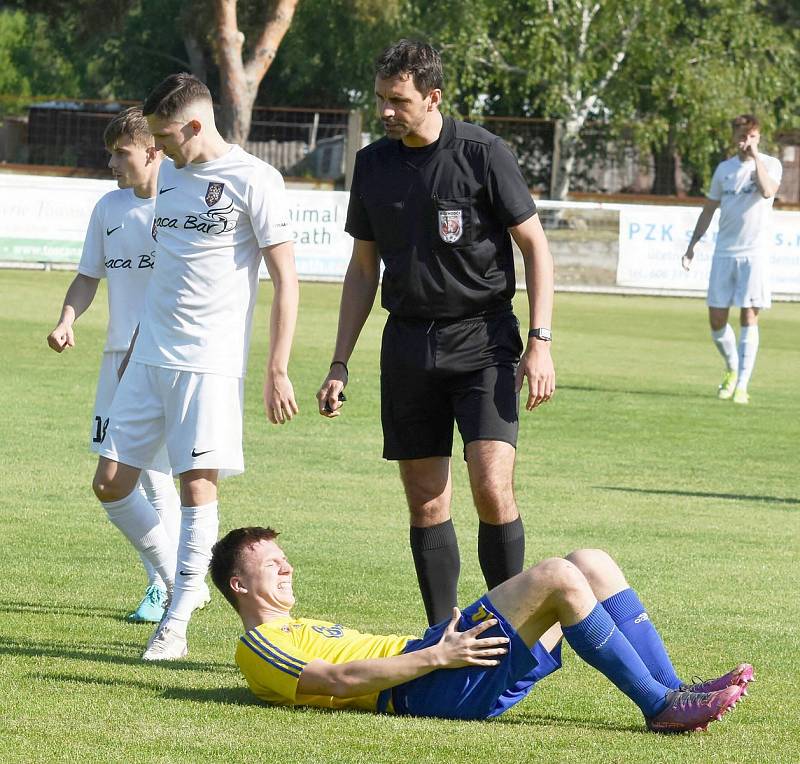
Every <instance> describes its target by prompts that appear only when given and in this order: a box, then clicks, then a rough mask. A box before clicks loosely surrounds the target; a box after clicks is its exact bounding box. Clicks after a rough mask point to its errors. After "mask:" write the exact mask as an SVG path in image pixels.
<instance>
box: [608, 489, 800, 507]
mask: <svg viewBox="0 0 800 764" xmlns="http://www.w3.org/2000/svg"><path fill="white" fill-rule="evenodd" d="M594 488H600V489H601V490H603V491H620V492H623V493H651V494H657V495H660V496H694V497H696V498H699V499H725V500H727V501H762V502H764V503H765V504H796V505H797V506H800V499H787V498H783V497H781V496H748V495H747V494H741V493H715V492H713V491H679V490H675V489H671V490H668V489H665V488H625V487H623V486H618V485H598V486H594Z"/></svg>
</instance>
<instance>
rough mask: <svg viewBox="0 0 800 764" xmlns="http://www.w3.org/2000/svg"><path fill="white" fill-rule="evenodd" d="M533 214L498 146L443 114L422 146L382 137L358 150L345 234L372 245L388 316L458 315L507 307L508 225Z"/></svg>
mask: <svg viewBox="0 0 800 764" xmlns="http://www.w3.org/2000/svg"><path fill="white" fill-rule="evenodd" d="M535 212H536V205H535V204H534V203H533V199H532V198H531V195H530V192H529V190H528V187H527V186H526V184H525V181H524V180H523V178H522V173H521V172H520V170H519V165H518V164H517V160H516V159H515V158H514V155H513V154H512V153H511V151H510V150H509V148H508V147H507V146H506V145H505V143H504V142H503V141H502V140H501V139H500V138H498V137H497V136H496V135H492V133H490V132H488V131H487V130H484V129H483V128H482V127H478V126H477V125H470V124H467V123H465V122H459V121H457V120H454V119H452V118H450V117H445V118H444V123H443V125H442V131H441V134H440V136H439V140H438V142H437V143H436V144H434V145H433V146H432V147H429V148H428V149H425V148H423V149H408V148H406V147H404V146H403V144H402V141H398V140H391V139H389V138H381V139H380V140H379V141H376V142H375V143H372V144H370V145H369V146H367V147H366V148H363V149H361V151H359V152H358V154H357V156H356V165H355V172H354V175H353V186H352V189H351V191H350V204H349V207H348V210H347V223H346V225H345V230H346V231H347V232H348V233H349V234H350V235H351V236H353V237H354V238H356V239H362V240H364V241H375V242H377V245H378V252H379V254H380V257H381V259H382V260H383V263H384V266H385V270H384V273H383V287H382V294H381V304H382V305H383V307H384V308H386V310H388V311H389V313H391V314H392V315H395V316H401V317H404V318H423V319H444V318H461V317H465V316H473V315H477V314H479V313H483V312H486V311H491V310H494V309H498V308H502V307H503V306H506V305H509V304H510V301H511V298H512V297H513V296H514V289H515V285H516V279H515V275H514V256H513V250H512V247H511V237H510V236H509V234H508V228H509V227H511V226H515V225H518V224H519V223H522V222H523V221H525V220H527V219H528V218H529V217H531V216H532V215H534V214H535Z"/></svg>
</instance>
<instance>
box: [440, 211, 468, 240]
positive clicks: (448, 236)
mask: <svg viewBox="0 0 800 764" xmlns="http://www.w3.org/2000/svg"><path fill="white" fill-rule="evenodd" d="M463 234H464V216H463V210H439V236H440V237H441V239H442V241H444V242H447V243H448V244H455V243H456V242H457V241H458V240H459V239H460V238H461V236H462V235H463Z"/></svg>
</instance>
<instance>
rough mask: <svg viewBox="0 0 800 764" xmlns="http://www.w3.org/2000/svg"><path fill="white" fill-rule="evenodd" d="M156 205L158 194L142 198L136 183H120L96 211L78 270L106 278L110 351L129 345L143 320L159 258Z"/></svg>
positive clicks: (106, 347) (106, 196)
mask: <svg viewBox="0 0 800 764" xmlns="http://www.w3.org/2000/svg"><path fill="white" fill-rule="evenodd" d="M154 209H155V198H151V199H140V198H139V197H138V196H136V194H135V193H134V192H133V189H132V188H121V189H117V190H116V191H110V192H109V193H107V194H106V195H105V196H103V197H102V198H101V199H100V201H99V202H97V204H96V205H95V208H94V210H93V211H92V217H91V219H90V221H89V228H88V229H87V231H86V239H85V240H84V243H83V253H82V254H81V260H80V263H79V264H78V273H82V274H83V275H84V276H89V277H90V278H93V279H102V278H106V279H108V331H107V333H106V346H105V348H104V352H106V353H109V352H111V353H113V352H119V351H125V350H127V349H128V346H129V345H130V344H131V337H133V332H134V330H135V329H136V325H137V324H138V323H139V317H140V315H141V312H142V308H143V306H144V295H145V288H146V287H147V283H148V281H149V280H150V275H151V274H152V273H153V264H154V263H155V242H154V241H153V238H152V236H151V233H150V231H151V228H152V225H153V211H154Z"/></svg>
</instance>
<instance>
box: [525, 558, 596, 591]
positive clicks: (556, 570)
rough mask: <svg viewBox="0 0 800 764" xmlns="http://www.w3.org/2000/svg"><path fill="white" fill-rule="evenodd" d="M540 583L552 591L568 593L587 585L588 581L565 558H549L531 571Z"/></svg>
mask: <svg viewBox="0 0 800 764" xmlns="http://www.w3.org/2000/svg"><path fill="white" fill-rule="evenodd" d="M531 570H532V571H533V572H535V573H536V574H537V578H538V579H539V582H540V583H542V582H543V583H544V584H545V585H546V586H547V588H548V589H550V590H551V591H554V592H557V591H567V590H572V589H574V588H576V587H581V586H583V585H585V583H586V579H585V578H584V576H583V574H582V573H581V571H580V570H579V569H578V567H577V566H576V565H574V564H573V563H572V562H570V561H569V560H566V559H564V558H563V557H548V558H547V559H546V560H542V561H541V562H540V563H539V564H538V565H536V566H535V567H534V568H532V569H531Z"/></svg>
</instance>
